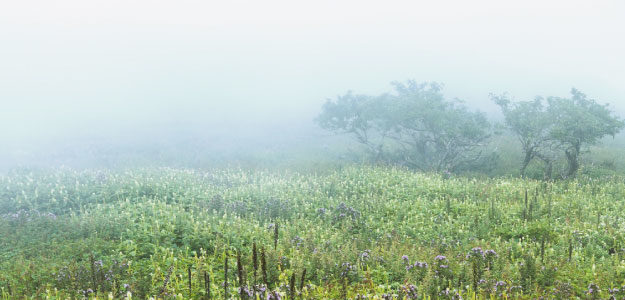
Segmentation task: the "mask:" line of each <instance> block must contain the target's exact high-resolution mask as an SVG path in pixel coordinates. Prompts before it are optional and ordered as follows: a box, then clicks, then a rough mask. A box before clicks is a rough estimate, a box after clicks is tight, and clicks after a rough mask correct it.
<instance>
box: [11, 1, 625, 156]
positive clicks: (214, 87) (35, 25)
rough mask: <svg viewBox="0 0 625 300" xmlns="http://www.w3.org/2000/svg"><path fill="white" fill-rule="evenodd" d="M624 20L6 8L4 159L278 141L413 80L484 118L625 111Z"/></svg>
mask: <svg viewBox="0 0 625 300" xmlns="http://www.w3.org/2000/svg"><path fill="white" fill-rule="evenodd" d="M624 12H625V3H623V2H620V1H594V2H588V1H549V2H544V1H524V2H508V1H477V2H471V3H469V2H466V1H438V2H436V3H433V2H415V1H390V2H385V3H384V4H381V3H380V2H373V1H341V2H335V1H315V2H293V1H267V2H254V1H231V2H228V3H221V2H205V1H176V2H153V1H132V2H128V1H89V2H85V1H77V0H73V1H59V2H57V1H18V2H15V1H14V2H7V3H3V4H0V37H1V39H2V47H0V66H2V67H1V68H0V99H2V106H3V109H2V110H0V139H2V140H3V141H4V145H5V147H4V151H8V152H11V151H14V150H15V151H17V150H19V149H21V148H20V147H23V146H24V145H30V146H29V147H30V149H38V150H40V151H46V149H47V148H48V147H50V145H58V144H63V143H68V142H70V141H71V142H75V141H90V140H96V141H99V142H100V143H104V144H105V143H106V141H107V140H111V141H117V142H120V143H122V144H123V143H125V142H124V141H132V140H137V141H143V140H148V141H156V142H159V141H158V139H159V138H162V139H165V140H167V139H169V138H170V137H176V138H181V137H185V136H186V137H189V138H194V137H195V138H198V139H201V138H208V137H213V136H219V137H224V136H225V137H228V138H230V139H229V140H228V141H227V142H228V143H230V144H237V139H259V140H260V139H262V138H263V137H268V138H285V137H289V136H292V135H295V133H296V132H297V130H299V128H307V130H308V129H311V128H312V127H313V124H312V119H313V118H314V116H315V115H316V114H317V112H318V111H319V109H320V107H321V105H322V104H323V103H324V102H325V101H326V99H327V98H334V97H335V96H337V95H340V94H344V93H345V92H347V91H348V90H352V91H354V92H357V93H365V94H378V93H383V92H386V91H389V90H390V89H391V86H390V85H389V83H390V82H391V81H403V80H407V79H414V80H416V81H420V82H423V81H436V82H441V83H443V84H444V87H445V88H444V93H445V95H446V96H448V97H450V98H460V99H463V100H465V101H466V102H467V104H468V105H469V106H471V107H472V108H475V109H480V110H482V111H485V112H488V113H493V112H496V111H497V110H496V108H495V107H494V106H493V104H492V103H491V102H490V100H489V94H490V93H495V94H500V93H504V92H507V93H508V94H510V95H511V96H513V97H514V98H515V99H532V98H533V97H534V96H536V95H542V96H567V95H568V93H569V91H570V89H571V88H572V87H575V88H577V89H579V90H581V91H583V92H584V93H586V94H587V95H589V96H590V97H591V98H595V99H598V100H599V101H600V102H603V103H605V102H609V103H611V106H612V108H613V109H614V110H615V111H617V112H618V113H619V114H620V115H621V116H622V115H625V86H623V85H622V82H624V81H625V59H623V55H622V53H624V52H625V40H624V39H622V38H620V37H622V36H625V20H624V19H623V18H622V15H623V13H624ZM287 133H288V134H287ZM221 141H223V139H222V140H221ZM219 142H220V141H217V140H215V143H219ZM16 145H19V146H16ZM16 149H17V150H16ZM9 157H10V156H9Z"/></svg>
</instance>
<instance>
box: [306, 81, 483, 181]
mask: <svg viewBox="0 0 625 300" xmlns="http://www.w3.org/2000/svg"><path fill="white" fill-rule="evenodd" d="M393 86H394V93H391V94H383V95H379V96H375V97H372V96H363V95H353V94H351V93H348V94H346V95H345V96H341V97H338V98H337V99H336V100H335V101H332V100H328V101H327V102H326V104H325V105H324V106H323V108H322V112H321V114H320V115H319V116H318V117H317V123H318V124H319V125H320V126H321V127H322V128H324V129H327V130H330V131H334V132H337V133H346V134H351V135H352V136H354V137H355V139H356V140H357V141H358V142H359V143H361V144H362V145H365V146H366V149H368V152H369V153H370V154H371V156H372V158H373V159H374V161H387V162H392V163H395V164H400V165H404V166H408V167H410V168H414V169H419V170H423V171H439V172H441V171H446V172H449V171H454V170H456V169H457V168H458V167H459V166H461V165H463V164H464V165H467V164H471V163H473V162H475V161H476V160H478V159H480V158H481V151H480V150H481V147H482V146H484V145H485V143H486V142H487V141H488V139H489V137H490V124H489V122H488V121H487V119H486V117H485V116H484V115H483V114H482V113H480V112H472V111H470V110H469V109H468V108H467V107H466V106H464V105H462V103H461V102H460V101H458V100H453V101H450V100H447V99H445V98H444V97H443V95H442V93H441V86H440V85H438V84H435V83H423V84H417V83H416V82H414V81H408V82H406V83H400V82H394V83H393Z"/></svg>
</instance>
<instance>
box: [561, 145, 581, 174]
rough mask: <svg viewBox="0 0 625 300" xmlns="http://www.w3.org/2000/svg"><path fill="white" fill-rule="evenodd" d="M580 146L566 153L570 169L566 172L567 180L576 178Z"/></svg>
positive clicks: (575, 146)
mask: <svg viewBox="0 0 625 300" xmlns="http://www.w3.org/2000/svg"><path fill="white" fill-rule="evenodd" d="M579 150H580V146H579V145H574V146H573V149H569V150H566V151H564V153H565V154H566V161H567V164H568V169H567V171H566V178H575V175H576V174H577V171H578V170H579Z"/></svg>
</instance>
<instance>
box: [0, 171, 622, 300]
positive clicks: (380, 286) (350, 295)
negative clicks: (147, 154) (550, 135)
mask: <svg viewBox="0 0 625 300" xmlns="http://www.w3.org/2000/svg"><path fill="white" fill-rule="evenodd" d="M624 199H625V181H624V180H623V177H619V176H611V177H604V178H603V179H601V180H597V179H592V178H590V177H586V176H581V177H579V178H578V179H575V180H568V181H556V182H543V181H534V180H530V179H516V178H498V179H492V178H483V179H476V178H470V177H462V176H451V177H444V176H442V175H437V174H423V173H414V172H411V171H407V170H403V169H400V168H393V167H373V166H371V167H366V166H345V167H337V168H334V169H333V170H328V171H326V172H322V173H314V172H301V173H298V172H295V171H286V170H266V171H261V170H253V171H252V170H246V169H237V168H220V169H215V170H204V171H200V170H197V169H184V168H133V169H128V170H125V171H124V170H117V171H112V170H108V171H107V170H97V169H96V170H83V171H77V170H73V169H69V168H60V169H54V170H47V171H46V170H28V169H22V170H14V171H11V172H8V173H7V174H5V175H2V176H1V177H0V270H1V271H0V294H1V298H2V299H67V298H72V299H95V298H97V299H111V298H115V299H123V298H126V299H131V298H135V299H148V298H153V299H207V298H209V296H210V297H211V298H212V299H224V298H232V299H536V298H542V299H568V298H579V299H608V298H610V297H613V298H612V299H623V298H624V297H625V289H624V286H623V285H625V216H624V215H623V213H622V212H623V211H625V200H624Z"/></svg>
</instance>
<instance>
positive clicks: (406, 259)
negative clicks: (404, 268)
mask: <svg viewBox="0 0 625 300" xmlns="http://www.w3.org/2000/svg"><path fill="white" fill-rule="evenodd" d="M401 260H403V261H404V262H405V263H408V260H409V258H408V255H402V256H401Z"/></svg>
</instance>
